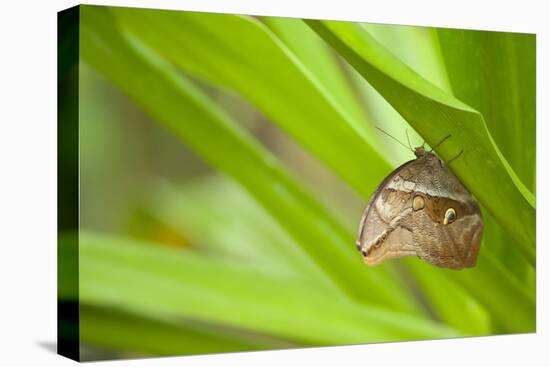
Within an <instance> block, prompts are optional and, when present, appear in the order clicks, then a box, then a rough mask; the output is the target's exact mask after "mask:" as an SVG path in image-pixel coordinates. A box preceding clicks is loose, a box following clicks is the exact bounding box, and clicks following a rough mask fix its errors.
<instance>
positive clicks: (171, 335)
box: [80, 303, 298, 358]
mask: <svg viewBox="0 0 550 367" xmlns="http://www.w3.org/2000/svg"><path fill="white" fill-rule="evenodd" d="M80 340H81V342H82V343H84V344H87V345H93V346H95V347H100V348H105V349H107V350H112V351H116V352H118V353H120V352H124V353H125V357H126V358H127V357H129V355H128V353H131V355H132V356H133V357H143V356H170V355H178V354H179V355H181V354H205V353H224V352H241V351H253V350H266V349H274V348H289V347H293V346H294V347H296V346H298V345H296V344H292V343H289V342H284V341H281V340H277V339H274V338H268V337H266V336H264V335H256V334H254V333H250V332H248V333H247V332H245V331H242V330H240V329H236V328H233V329H229V328H227V327H225V328H224V327H221V326H219V325H211V324H209V323H204V322H197V321H194V320H186V319H181V318H180V319H173V318H164V319H162V318H160V317H158V316H157V317H147V316H143V315H140V314H139V313H137V312H131V311H128V310H121V309H116V308H113V307H109V308H107V307H101V306H97V305H89V304H85V303H84V304H81V305H80Z"/></svg>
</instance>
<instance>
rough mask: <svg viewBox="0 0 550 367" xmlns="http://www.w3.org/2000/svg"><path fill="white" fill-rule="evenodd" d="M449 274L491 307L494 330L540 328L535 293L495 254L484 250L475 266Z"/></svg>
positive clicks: (519, 331) (516, 330) (520, 330)
mask: <svg viewBox="0 0 550 367" xmlns="http://www.w3.org/2000/svg"><path fill="white" fill-rule="evenodd" d="M448 276H449V277H450V278H451V279H452V280H454V281H455V282H456V283H457V284H461V285H462V286H463V287H464V288H466V289H468V291H469V292H470V293H471V294H472V295H474V296H475V297H476V299H477V300H478V301H479V302H480V303H481V304H483V305H485V306H486V307H487V309H488V310H490V313H491V317H492V318H493V319H494V320H495V322H494V329H493V331H494V332H508V333H510V332H511V333H532V332H534V331H535V329H536V299H535V295H534V293H532V292H530V291H529V290H528V289H527V287H526V286H525V285H524V284H522V283H521V282H519V281H518V280H517V279H516V278H515V277H514V276H513V275H512V274H511V273H510V272H509V271H508V270H507V269H505V268H503V266H502V264H500V263H499V262H498V261H497V259H496V258H495V257H494V254H492V253H490V252H488V251H483V252H480V255H479V258H478V264H477V266H476V267H475V268H473V269H466V270H463V271H461V272H460V273H458V272H449V273H448Z"/></svg>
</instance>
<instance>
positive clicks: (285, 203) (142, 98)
mask: <svg viewBox="0 0 550 367" xmlns="http://www.w3.org/2000/svg"><path fill="white" fill-rule="evenodd" d="M81 11H82V14H81V19H82V27H81V37H82V39H83V42H82V48H81V53H82V55H83V57H84V60H86V62H88V63H90V64H91V65H93V66H94V67H96V68H97V70H99V71H100V72H102V73H104V74H105V76H106V77H107V78H108V79H110V80H111V81H113V82H114V83H115V84H116V85H118V86H119V87H120V88H121V89H122V90H123V91H124V92H125V93H127V94H128V95H129V96H130V97H131V98H133V99H134V100H135V101H136V102H137V103H138V104H139V105H140V106H141V107H142V108H143V109H144V110H145V111H146V112H147V113H149V114H150V115H151V116H152V117H153V118H154V119H155V120H156V121H158V122H159V123H161V124H162V125H163V126H165V127H167V128H168V129H170V130H171V131H172V132H173V133H174V134H175V135H176V136H177V137H179V138H180V139H181V140H182V141H183V142H185V143H186V144H188V145H189V146H190V147H191V148H192V149H193V150H194V151H195V152H196V153H197V154H198V155H199V156H201V157H202V158H204V159H205V160H206V161H208V162H209V163H210V164H212V165H213V166H215V167H216V168H218V169H220V170H221V171H223V172H225V173H226V174H228V175H230V176H232V177H233V178H235V179H236V180H237V181H238V182H239V183H240V184H242V185H243V186H244V187H245V188H246V189H247V190H248V191H249V192H250V193H251V194H252V195H253V196H254V197H255V198H256V199H257V200H258V201H259V202H260V203H261V205H262V206H264V207H265V208H266V209H267V210H268V212H269V213H270V214H271V215H272V216H273V217H274V218H276V220H277V221H278V222H279V223H280V224H281V225H282V226H283V227H284V228H285V229H286V230H287V231H288V233H289V234H290V235H291V236H292V237H293V238H295V239H296V241H297V243H299V244H300V246H301V248H302V250H303V251H305V252H306V253H307V254H308V255H309V256H310V257H311V258H312V259H313V260H314V261H315V262H316V264H317V266H318V267H320V268H321V269H322V271H323V273H324V274H325V275H326V277H327V278H328V279H330V280H331V281H332V282H334V283H335V284H337V285H338V286H339V287H340V288H341V289H342V290H343V291H344V292H345V293H346V294H348V295H349V296H352V297H355V298H357V299H363V300H366V301H368V302H371V303H375V304H380V305H386V306H387V307H389V308H392V309H395V310H401V311H405V312H412V313H416V312H418V310H417V305H415V304H414V302H411V299H410V298H409V296H408V295H407V294H406V293H405V291H404V289H403V288H402V286H401V285H399V284H394V285H393V286H392V287H388V286H387V284H388V281H390V282H391V279H392V278H391V277H390V276H389V275H388V272H387V271H386V270H385V268H384V267H381V268H378V269H374V270H371V271H368V272H367V271H365V269H364V266H363V264H362V262H361V259H360V257H358V256H357V254H356V250H355V247H354V239H353V238H352V237H351V236H350V234H349V233H347V232H346V231H345V229H344V228H343V227H342V226H341V225H340V223H338V222H336V221H335V220H333V219H332V218H331V216H330V214H329V213H328V212H327V211H326V210H325V209H324V208H322V207H321V206H320V205H319V204H318V203H317V202H316V201H315V200H314V199H313V198H312V197H311V196H310V195H308V194H307V193H306V192H305V191H304V190H303V189H301V188H300V187H299V186H298V185H297V184H296V183H295V182H294V181H293V180H292V179H291V178H290V177H289V176H288V175H287V174H286V172H285V170H284V168H283V167H282V166H281V165H280V163H279V162H278V161H277V160H276V158H275V157H274V156H273V155H271V154H270V153H269V152H268V151H267V150H266V149H265V148H263V147H262V146H261V145H260V144H258V143H257V142H256V141H255V140H254V139H253V138H251V136H250V135H249V134H247V133H246V132H245V131H244V130H243V129H242V128H241V127H239V125H238V124H237V123H235V122H234V121H233V120H232V119H231V118H230V117H229V116H227V115H226V114H225V113H224V112H223V111H221V110H220V109H219V107H218V106H217V105H215V104H214V103H213V102H212V101H211V100H210V99H209V98H208V97H207V96H206V95H204V93H202V92H201V91H200V90H199V89H198V88H197V87H195V86H194V85H193V84H192V83H190V82H189V80H187V79H186V78H184V77H183V76H182V75H181V74H180V73H178V72H177V70H175V68H174V67H173V65H171V64H169V63H167V62H166V61H165V60H163V59H162V58H160V57H159V56H158V55H157V54H155V53H154V52H153V51H151V50H150V49H148V48H147V47H146V46H145V45H143V44H142V43H140V42H139V41H138V40H136V39H135V38H133V37H132V36H131V35H128V34H123V33H121V32H120V30H119V29H118V28H117V26H116V23H115V22H114V21H113V18H112V16H111V14H110V13H109V12H108V11H107V9H106V8H100V7H89V6H86V7H82V8H81ZM146 13H147V12H146ZM170 14H173V13H170ZM170 16H171V15H169V17H170ZM160 29H162V27H161V28H160ZM197 125H199V126H200V128H197Z"/></svg>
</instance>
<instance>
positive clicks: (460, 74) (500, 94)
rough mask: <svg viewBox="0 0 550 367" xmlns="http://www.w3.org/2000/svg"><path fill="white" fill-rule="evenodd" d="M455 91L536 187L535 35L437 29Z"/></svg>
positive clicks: (525, 180) (521, 175)
mask: <svg viewBox="0 0 550 367" xmlns="http://www.w3.org/2000/svg"><path fill="white" fill-rule="evenodd" d="M437 35H438V38H439V41H440V44H441V52H442V55H443V59H444V61H445V67H446V68H447V74H448V75H449V79H450V81H451V85H452V91H453V94H454V95H455V96H456V97H457V98H458V99H460V100H461V101H463V102H465V103H467V104H468V105H470V106H472V107H473V108H475V109H476V110H478V111H479V112H481V114H482V115H483V117H484V119H485V122H486V124H487V127H488V128H489V131H490V132H491V136H492V137H493V138H494V139H495V143H496V144H497V145H498V147H499V149H500V150H501V152H502V154H503V155H504V157H506V160H507V161H508V162H509V163H510V166H511V167H512V168H513V169H514V172H516V173H517V175H518V177H519V178H520V179H521V181H522V182H523V183H524V184H525V185H526V186H527V187H529V188H533V191H534V187H535V181H536V180H535V154H536V139H535V130H536V129H535V120H536V115H535V114H536V106H535V103H536V96H535V91H536V88H535V62H536V60H535V51H536V38H535V35H534V34H520V33H508V32H488V31H467V30H457V29H452V30H450V29H442V28H441V29H437Z"/></svg>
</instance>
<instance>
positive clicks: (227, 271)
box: [61, 232, 459, 345]
mask: <svg viewBox="0 0 550 367" xmlns="http://www.w3.org/2000/svg"><path fill="white" fill-rule="evenodd" d="M61 255H63V252H61ZM144 295H147V296H146V297H144ZM80 300H81V302H84V303H87V304H101V305H103V306H105V307H116V308H120V309H126V310H135V311H136V312H140V313H142V314H150V315H158V317H175V318H178V317H184V318H190V319H195V320H208V321H209V322H212V323H220V324H222V325H226V326H228V327H238V328H243V329H248V330H250V331H254V332H259V333H265V334H269V335H271V336H272V337H275V338H283V339H286V340H290V341H291V342H295V343H298V344H304V345H334V344H353V343H367V342H373V341H376V342H381V341H390V340H409V339H430V338H441V337H452V336H458V335H459V333H457V332H456V331H455V330H453V329H450V328H448V327H445V326H442V325H440V324H437V323H434V322H432V321H427V320H425V319H424V318H418V317H413V316H407V315H404V314H402V313H396V312H392V311H387V310H384V309H381V308H377V307H374V306H370V305H365V304H359V303H355V302H352V301H349V300H348V299H346V298H341V297H333V296H331V295H330V293H329V294H327V293H326V292H325V288H324V287H322V286H320V285H319V284H317V283H312V282H306V281H303V280H300V279H296V278H292V277H272V276H267V275H265V274H262V273H259V272H258V271H257V270H251V269H250V268H248V267H246V266H245V265H243V264H228V263H227V262H225V261H221V260H219V259H216V258H215V257H203V256H200V255H198V254H195V253H193V252H190V251H182V250H174V249H171V248H166V247H162V246H155V245H154V244H147V243H143V242H137V241H130V240H126V239H123V238H118V237H111V236H105V235H99V234H94V233H91V232H81V234H80ZM245 315H246V316H245Z"/></svg>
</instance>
